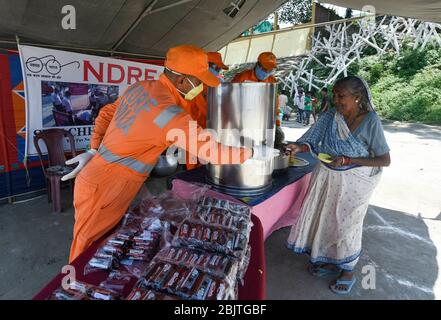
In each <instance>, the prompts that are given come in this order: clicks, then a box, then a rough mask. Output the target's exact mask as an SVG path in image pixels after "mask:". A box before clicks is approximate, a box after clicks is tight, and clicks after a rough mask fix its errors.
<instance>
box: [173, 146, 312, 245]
mask: <svg viewBox="0 0 441 320" xmlns="http://www.w3.org/2000/svg"><path fill="white" fill-rule="evenodd" d="M298 157H300V158H303V159H305V160H307V161H308V162H309V165H308V166H305V167H290V168H288V169H286V170H284V171H279V172H275V173H274V174H273V185H272V188H271V189H270V190H269V191H267V192H266V193H265V194H263V195H261V196H258V197H254V198H236V199H237V200H239V201H241V202H244V203H246V204H247V205H249V206H250V207H251V209H252V213H253V214H254V215H255V216H257V217H258V218H259V220H260V221H261V224H262V227H263V236H264V239H265V240H266V239H267V238H268V236H270V235H271V233H273V232H274V231H276V230H278V229H280V228H283V227H287V226H291V225H293V224H295V222H296V221H297V219H298V217H299V213H300V208H301V206H302V204H303V200H304V198H305V195H306V191H307V189H308V186H309V181H310V179H311V172H312V170H313V168H314V166H315V164H316V160H315V159H314V158H313V157H312V156H311V155H310V154H309V153H302V154H299V155H298ZM205 177H206V170H205V168H203V167H202V168H197V169H193V170H190V171H185V172H180V173H178V174H176V175H174V176H173V177H172V178H171V179H170V180H171V182H170V186H171V187H172V189H173V190H174V191H177V192H179V193H184V194H185V193H186V190H187V192H188V190H191V189H192V186H191V185H192V184H193V185H194V184H198V185H201V184H205V183H206V179H205ZM212 192H214V193H215V194H216V195H217V197H219V196H222V195H223V194H222V193H220V192H217V191H212ZM224 196H225V195H224ZM229 197H230V196H229Z"/></svg>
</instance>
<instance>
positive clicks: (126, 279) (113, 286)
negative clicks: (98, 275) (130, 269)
mask: <svg viewBox="0 0 441 320" xmlns="http://www.w3.org/2000/svg"><path fill="white" fill-rule="evenodd" d="M132 279H133V276H132V275H131V274H129V273H127V272H121V271H113V272H111V273H110V274H109V276H108V277H107V279H106V280H104V281H102V282H101V283H100V287H102V288H104V289H106V290H109V291H112V292H115V293H117V294H120V295H121V294H122V293H123V291H124V288H125V287H126V286H127V284H129V283H130V281H132Z"/></svg>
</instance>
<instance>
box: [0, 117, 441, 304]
mask: <svg viewBox="0 0 441 320" xmlns="http://www.w3.org/2000/svg"><path fill="white" fill-rule="evenodd" d="M284 126H285V129H284V130H285V135H286V138H287V139H289V140H295V139H297V138H298V137H300V135H301V134H302V133H303V132H304V131H305V130H306V129H307V128H305V127H303V126H299V125H298V124H296V123H294V122H292V121H291V122H289V123H284ZM384 127H385V131H386V138H387V140H388V142H389V145H390V147H391V149H392V151H391V155H392V166H391V167H389V168H387V169H386V170H385V171H384V173H383V177H382V180H381V182H380V185H379V186H378V187H377V189H376V192H375V193H374V196H373V197H372V199H371V205H370V206H369V209H368V213H367V216H366V219H365V225H364V235H363V255H362V256H361V258H360V262H359V264H358V266H357V269H356V276H357V278H358V282H357V284H356V286H355V287H354V289H353V291H352V294H351V295H350V296H348V297H339V296H336V295H334V294H333V293H332V292H330V290H329V289H328V284H329V282H330V281H331V280H332V278H316V277H313V276H311V275H309V273H308V272H307V271H306V266H307V261H308V258H307V256H305V255H296V254H293V253H291V252H290V251H289V250H287V249H286V248H285V241H286V239H287V237H288V234H289V231H290V228H284V229H282V230H279V231H277V232H274V233H273V234H272V235H271V236H270V237H269V238H268V239H267V240H266V242H265V255H266V262H267V298H268V299H440V298H441V277H439V276H438V275H439V272H438V266H440V265H441V255H439V254H438V249H439V248H441V197H440V195H441V192H440V191H441V188H440V183H439V181H441V161H440V160H439V159H441V128H440V127H433V126H425V125H417V124H412V125H408V124H402V123H385V124H384ZM165 185H166V184H165V179H163V178H151V179H149V181H148V182H147V188H148V189H149V190H150V191H151V192H152V193H154V194H158V193H160V192H161V190H164V189H165ZM63 197H64V200H63V207H64V208H65V210H64V211H63V212H62V213H61V214H55V213H52V210H51V206H50V204H48V203H47V199H46V196H45V195H42V196H40V197H37V198H34V199H31V200H26V201H23V202H19V203H15V204H4V205H0V248H1V253H2V254H1V255H0V299H30V298H31V297H32V296H33V295H34V294H35V293H36V292H37V291H38V290H39V289H40V288H41V287H42V286H43V285H44V284H45V283H47V282H48V281H49V280H50V279H51V278H52V277H53V276H54V275H55V274H57V273H59V272H60V270H61V268H62V267H63V266H64V265H65V264H66V263H67V259H68V253H69V248H70V243H71V240H72V226H73V222H74V220H73V214H74V212H73V209H72V207H71V203H72V197H71V194H70V190H69V188H65V189H63ZM369 266H374V267H373V268H370V267H369ZM366 271H367V273H366ZM362 272H364V274H363V273H362ZM363 277H365V278H364V280H363ZM374 278H375V279H374ZM374 280H375V281H374ZM363 282H364V283H365V284H368V285H371V287H372V285H374V286H375V289H368V288H363V285H362V283H363Z"/></svg>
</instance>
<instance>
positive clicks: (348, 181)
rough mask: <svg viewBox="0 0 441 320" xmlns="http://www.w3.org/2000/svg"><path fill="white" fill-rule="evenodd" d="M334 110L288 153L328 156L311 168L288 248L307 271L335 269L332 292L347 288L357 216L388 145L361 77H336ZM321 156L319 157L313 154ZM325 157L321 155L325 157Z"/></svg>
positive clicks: (356, 251)
mask: <svg viewBox="0 0 441 320" xmlns="http://www.w3.org/2000/svg"><path fill="white" fill-rule="evenodd" d="M333 103H334V106H335V109H331V110H329V111H327V112H326V113H325V114H323V116H322V117H321V118H319V120H318V122H317V123H316V124H315V125H314V126H313V127H311V128H310V129H309V130H308V131H307V132H306V133H305V134H304V135H303V136H302V137H301V138H300V139H299V140H298V141H297V142H296V143H295V144H292V145H290V146H289V147H290V148H291V153H292V154H295V153H297V152H307V151H310V152H312V153H313V154H316V155H318V154H319V153H324V154H327V155H329V156H330V160H329V161H330V162H328V163H326V162H320V163H319V164H318V165H317V166H316V168H315V169H314V171H313V174H312V178H311V182H310V186H309V189H308V192H307V195H306V198H305V201H304V204H303V206H302V209H301V212H300V217H299V220H298V222H297V223H296V224H295V225H294V226H293V227H292V229H291V233H290V235H289V237H288V244H287V245H288V248H289V249H291V250H293V251H294V252H295V253H307V254H309V255H310V263H311V264H310V266H309V268H308V270H309V271H310V272H311V273H312V274H313V275H316V276H323V275H328V274H336V275H337V274H338V278H337V279H336V280H335V281H333V282H332V283H331V284H330V289H331V290H332V291H333V292H334V293H336V294H347V293H349V292H350V291H351V289H352V287H353V285H354V283H355V281H356V278H355V276H354V274H353V270H354V267H355V265H356V264H357V262H358V258H359V257H360V254H361V238H362V230H363V220H364V217H365V215H366V211H367V207H368V204H369V198H370V197H371V195H372V192H373V191H374V189H375V187H376V185H377V184H378V182H379V180H380V176H381V167H386V166H389V164H390V156H389V147H388V145H387V142H386V139H385V137H384V133H383V128H382V126H381V122H380V118H379V117H378V115H377V113H376V112H375V111H374V106H373V103H372V100H371V94H370V90H369V88H368V86H367V84H366V82H365V81H364V80H363V79H361V78H359V77H355V76H349V77H345V78H342V79H340V80H338V81H337V82H336V83H335V85H334V89H333ZM319 158H321V157H319ZM325 160H326V159H325Z"/></svg>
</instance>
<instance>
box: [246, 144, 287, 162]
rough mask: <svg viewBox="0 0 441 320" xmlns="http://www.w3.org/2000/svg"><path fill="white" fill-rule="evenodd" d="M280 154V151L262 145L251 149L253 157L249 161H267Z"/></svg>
mask: <svg viewBox="0 0 441 320" xmlns="http://www.w3.org/2000/svg"><path fill="white" fill-rule="evenodd" d="M279 154H280V150H278V149H274V148H271V147H267V146H264V145H261V146H255V147H254V148H253V156H252V158H251V159H254V160H262V161H269V160H271V159H273V158H274V157H277V156H278V155H279Z"/></svg>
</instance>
